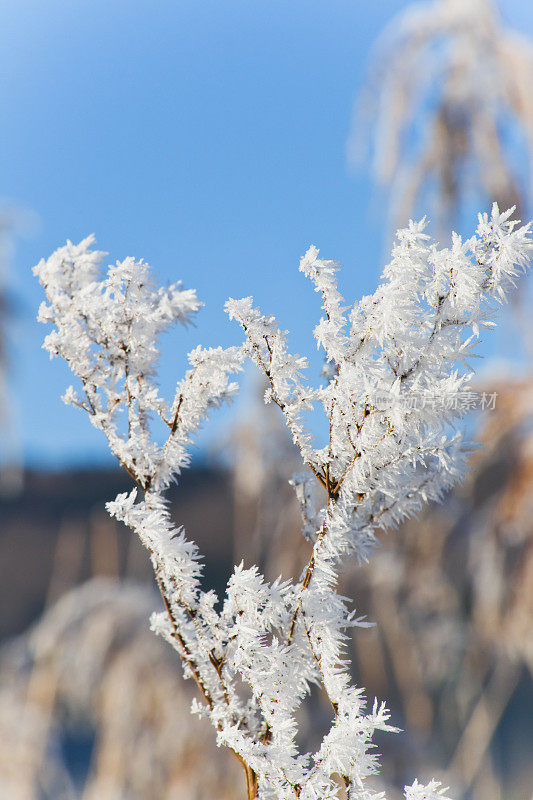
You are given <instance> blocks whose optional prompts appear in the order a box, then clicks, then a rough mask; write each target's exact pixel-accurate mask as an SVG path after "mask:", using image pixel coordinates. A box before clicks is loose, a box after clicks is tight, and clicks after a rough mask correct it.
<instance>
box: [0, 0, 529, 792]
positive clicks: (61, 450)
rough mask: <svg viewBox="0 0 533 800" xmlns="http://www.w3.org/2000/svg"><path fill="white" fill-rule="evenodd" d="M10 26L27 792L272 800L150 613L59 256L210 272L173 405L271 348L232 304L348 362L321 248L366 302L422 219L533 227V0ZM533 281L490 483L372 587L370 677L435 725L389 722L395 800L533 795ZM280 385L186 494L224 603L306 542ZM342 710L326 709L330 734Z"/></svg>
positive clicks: (402, 536) (303, 7)
mask: <svg viewBox="0 0 533 800" xmlns="http://www.w3.org/2000/svg"><path fill="white" fill-rule="evenodd" d="M0 19H1V25H0V39H1V44H2V46H1V47H0V106H1V108H2V110H3V113H2V115H1V118H0V142H1V144H0V197H1V198H2V200H1V203H0V798H4V797H5V798H9V800H63V799H64V800H96V798H98V800H208V798H209V799H210V798H215V797H216V798H217V800H226V798H228V800H229V799H230V798H232V799H233V798H235V797H240V796H241V795H242V793H243V791H244V789H243V786H242V785H241V784H242V782H243V781H242V776H241V770H240V768H239V767H238V765H237V763H236V761H235V759H232V758H230V757H229V756H227V754H225V753H224V752H222V751H219V750H217V748H216V747H215V745H214V737H213V735H212V731H211V729H210V727H209V726H208V725H207V723H204V722H201V721H199V720H197V719H196V718H192V717H191V716H190V715H189V706H190V701H191V698H192V695H193V693H192V688H191V687H190V686H189V685H188V684H187V683H185V682H183V680H182V678H181V669H180V667H179V665H178V664H177V663H176V660H175V658H174V653H173V652H172V651H171V650H170V648H168V646H167V645H166V644H165V643H163V642H162V641H159V640H157V639H156V638H155V637H154V636H153V634H151V633H150V632H149V630H148V617H149V614H150V612H151V611H152V610H154V609H155V608H156V607H157V606H158V599H157V596H156V593H155V591H154V587H153V582H152V575H151V568H150V565H149V562H148V559H147V557H146V554H145V553H144V552H143V550H142V548H141V546H140V545H139V544H138V543H137V541H136V540H135V539H133V538H132V537H131V535H130V534H129V533H128V532H127V531H126V530H125V529H124V528H123V527H121V526H120V525H118V523H115V522H114V521H112V520H111V519H110V518H109V517H108V516H107V514H106V512H105V508H104V504H105V502H106V501H107V500H110V499H113V498H114V496H115V494H116V493H117V492H119V491H125V490H127V489H128V488H129V479H128V476H127V475H126V474H123V473H121V472H120V471H119V470H118V469H117V468H116V467H115V465H114V463H113V461H112V459H111V457H110V456H109V455H108V453H107V448H106V443H105V441H104V440H103V438H101V437H100V435H99V433H98V432H96V431H95V430H94V429H92V428H91V426H90V425H89V424H87V420H86V419H83V418H82V416H81V415H79V414H77V413H76V411H75V410H73V409H72V408H69V407H66V406H63V405H62V403H61V401H60V399H59V398H60V395H61V394H62V393H63V392H64V390H65V388H66V386H67V385H68V383H69V382H70V377H69V375H68V373H67V370H66V368H65V367H64V365H63V364H62V363H59V362H57V363H56V362H55V361H53V362H51V363H50V362H49V361H48V357H47V355H46V354H45V353H44V351H42V350H41V349H40V348H41V342H42V338H43V336H44V333H45V330H44V328H42V326H39V325H38V324H37V322H36V321H35V317H36V313H37V309H38V306H39V304H40V302H41V300H42V297H41V291H40V287H39V286H38V284H37V282H36V281H35V279H34V278H33V277H32V275H31V267H32V266H33V265H34V264H36V263H37V262H38V261H39V259H40V258H42V257H46V256H48V255H49V254H50V253H51V252H52V250H54V249H55V248H56V247H58V246H60V245H61V244H63V243H64V241H65V239H66V238H70V239H72V240H73V241H78V240H79V239H81V238H83V237H84V236H86V235H87V234H88V233H91V232H94V233H95V234H96V236H97V240H98V245H99V248H100V249H104V250H107V251H109V254H110V255H109V260H110V263H111V262H112V261H113V260H114V259H117V258H120V259H122V258H124V257H126V256H128V255H134V256H136V257H138V258H140V257H143V258H145V259H146V260H147V261H148V262H149V263H150V264H152V265H153V266H154V268H155V270H156V272H157V275H158V278H159V280H161V281H170V280H172V281H175V280H178V279H181V280H183V282H184V284H185V285H186V286H188V287H194V288H196V289H197V290H198V294H199V296H200V298H201V299H202V300H203V301H204V302H205V304H206V305H205V308H204V309H203V310H202V312H201V314H200V316H199V321H198V327H197V328H191V329H189V330H187V331H185V332H184V331H179V332H177V333H176V334H175V335H174V334H172V335H169V336H167V337H166V338H165V341H164V342H163V355H162V358H161V385H162V388H163V389H165V390H166V391H167V392H169V393H170V392H171V391H172V388H173V385H174V383H175V381H176V379H177V378H178V377H180V376H181V374H182V372H183V370H184V367H185V364H186V353H187V351H188V350H189V349H191V348H192V347H194V346H195V345H197V344H202V345H204V346H208V345H217V344H223V345H228V344H234V343H237V342H238V341H239V337H240V334H239V331H238V330H237V329H236V327H235V326H232V325H230V324H229V323H227V321H226V319H225V315H224V312H223V304H224V301H225V300H226V298H227V297H228V296H233V297H240V296H244V295H249V294H252V295H254V297H255V300H256V302H257V303H258V304H259V305H260V306H261V307H262V308H263V310H264V311H268V312H271V313H274V314H276V316H277V317H278V319H279V321H280V324H281V326H282V327H283V328H287V329H289V330H290V331H291V340H290V341H291V346H292V348H293V350H295V351H297V352H300V353H302V354H305V355H307V356H308V357H309V361H310V374H311V375H312V377H313V379H316V377H317V376H318V374H319V371H320V368H321V366H322V365H321V357H320V354H319V353H316V351H315V349H314V346H313V340H312V337H311V331H312V328H313V326H314V324H315V322H316V320H317V319H318V316H319V313H320V312H319V302H318V301H317V298H316V296H315V294H314V292H313V291H312V290H311V287H309V286H306V284H305V279H304V278H303V277H302V275H301V274H300V273H299V272H298V270H297V266H298V259H299V257H300V256H301V255H302V254H303V253H304V252H305V250H306V249H307V247H308V246H309V245H310V244H312V243H313V244H316V245H317V246H319V247H320V248H321V252H322V254H323V255H324V256H325V257H327V258H333V259H338V260H339V261H341V262H342V263H343V264H344V265H345V266H344V269H343V270H342V273H341V280H340V283H341V289H342V292H343V294H344V295H345V297H346V298H347V300H348V302H353V300H354V299H356V298H358V297H360V296H361V295H362V294H367V293H370V292H371V291H373V289H374V287H375V285H376V281H377V280H378V276H379V273H380V270H381V268H382V266H383V264H384V263H386V259H387V252H388V251H389V249H390V245H391V242H392V239H393V234H394V230H395V229H396V228H397V227H398V226H399V225H402V224H404V223H405V222H406V221H407V220H408V219H409V217H411V216H414V217H420V216H423V215H424V214H427V215H428V217H429V218H430V220H431V222H430V227H431V232H432V233H433V234H434V235H435V236H437V237H438V238H439V240H440V241H441V242H442V243H443V244H446V240H447V238H448V237H449V231H450V230H451V228H452V227H453V228H454V229H455V230H458V231H459V232H462V233H466V234H468V233H469V232H470V231H471V230H472V229H473V227H474V225H475V214H476V212H477V211H478V210H486V209H488V208H489V207H490V204H491V202H492V201H494V200H495V201H497V202H498V203H499V204H500V205H501V207H502V208H503V207H508V206H511V205H514V206H516V211H515V216H516V217H517V218H519V219H525V220H527V219H529V218H530V217H531V215H532V203H531V196H532V184H531V173H530V167H531V156H532V153H533V6H531V4H529V3H526V2H524V0H499V2H498V3H496V2H489V1H488V0H423V1H422V2H418V3H411V2H406V0H381V2H380V3H369V2H367V1H366V0H360V1H359V2H354V0H349V1H348V0H334V1H333V2H331V0H328V2H326V0H324V1H323V2H321V1H319V0H307V2H304V0H293V2H291V3H285V2H281V0H270V2H268V3H266V2H263V0H258V1H257V2H254V3H249V2H245V0H240V1H237V0H227V2H225V3H224V4H220V3H217V2H215V1H214V0H205V2H203V3H201V4H198V3H194V2H192V0H180V2H170V0H163V2H160V3H158V4H156V5H154V4H153V3H149V2H148V0H127V1H126V0H115V2H113V3H112V4H110V3H104V2H103V0H92V1H91V2H86V1H85V0H74V2H71V3H68V4H67V3H64V2H62V0H49V2H47V3H46V4H43V3H41V2H38V0H18V2H17V3H13V2H10V0H0ZM530 283H531V281H530V280H529V279H524V280H523V281H522V282H521V283H520V284H519V285H518V286H517V288H516V291H515V293H514V296H513V299H512V303H511V305H510V307H509V309H508V310H507V311H505V312H504V314H503V317H502V320H501V322H502V324H501V326H500V328H499V331H498V333H497V334H495V335H492V336H491V337H486V341H484V342H482V344H481V345H480V348H479V353H480V354H481V355H483V356H485V361H484V362H482V364H483V366H482V367H481V369H480V371H479V376H478V378H476V381H477V388H478V389H479V390H480V391H485V392H490V393H494V392H496V393H497V399H496V403H495V407H494V408H493V409H491V410H486V411H484V412H479V411H478V412H477V413H476V414H475V415H473V416H472V417H471V418H469V419H468V420H466V424H467V425H468V426H469V428H470V429H471V430H472V431H475V433H476V436H477V437H478V438H479V439H480V440H481V441H482V443H483V448H482V449H481V450H480V451H478V452H477V453H476V454H475V456H474V458H473V461H472V470H471V473H470V475H469V478H468V480H467V481H466V482H465V484H464V485H463V486H461V487H460V488H458V489H457V490H456V491H455V492H453V493H452V494H450V495H449V496H448V497H447V498H446V500H445V502H444V503H443V504H442V505H440V506H438V507H429V508H428V509H427V510H426V512H425V513H424V514H423V515H422V516H421V517H420V518H419V519H417V520H414V521H411V522H409V523H408V524H406V525H404V526H403V527H402V528H401V529H400V530H399V531H397V532H396V533H394V534H389V535H387V536H386V537H385V536H382V537H381V539H382V544H381V547H380V548H379V549H378V551H377V553H376V554H375V556H374V559H373V560H372V562H371V563H370V565H367V566H361V567H358V566H357V565H355V564H353V565H350V567H349V568H348V569H347V570H346V572H345V574H344V575H343V577H342V587H341V590H342V592H343V593H344V594H347V595H349V596H350V597H353V598H354V602H355V606H356V608H357V611H358V613H359V614H361V615H366V616H367V618H368V619H370V620H371V621H373V622H376V627H373V628H369V629H359V630H356V632H355V634H354V639H353V648H352V656H353V669H354V680H355V681H357V682H358V683H360V684H362V685H364V686H365V687H366V689H367V692H368V695H369V696H370V697H373V696H378V697H379V698H383V699H386V700H387V702H388V703H389V705H390V707H391V709H392V715H393V721H394V723H395V724H396V725H398V726H400V727H401V728H403V729H404V731H405V733H404V734H403V735H401V736H392V735H388V736H383V737H381V738H380V739H379V741H378V746H379V749H380V751H381V752H382V754H383V755H382V764H383V775H382V780H383V786H385V787H387V789H388V791H389V792H390V796H391V797H393V798H394V797H395V796H396V794H395V793H396V791H397V790H398V788H400V789H401V787H402V786H403V785H404V783H407V782H411V781H412V780H413V778H414V777H415V776H419V777H420V778H426V777H427V778H429V777H432V776H437V777H439V778H441V779H442V780H443V781H444V782H445V783H446V784H447V785H450V786H451V787H452V789H453V794H452V796H454V797H456V798H461V799H464V800H530V799H531V798H532V797H533V681H532V674H533V515H532V512H533V371H532V365H531V357H532V349H531V348H532V344H531V343H532V341H533V338H532V335H531V334H532V331H531V328H530V324H531V323H530V320H531V317H532V313H531V310H532V308H533V298H532V296H531V286H530ZM295 298H296V302H295ZM263 391H264V387H263V385H262V384H261V381H260V379H259V376H258V375H256V374H255V373H254V372H253V370H252V369H250V370H249V371H248V372H247V373H246V374H245V376H244V378H243V387H242V392H241V396H240V399H239V400H238V401H237V403H236V404H235V405H234V406H233V407H232V408H231V409H229V410H224V411H222V412H218V413H217V415H215V417H214V418H213V420H212V422H210V424H209V425H208V426H206V429H205V431H204V432H203V433H202V435H201V436H200V437H199V440H198V447H197V449H196V452H195V457H194V460H193V466H192V468H191V469H190V470H189V471H188V472H186V473H185V474H184V475H183V478H182V480H181V482H180V485H179V486H178V487H175V488H174V489H173V490H172V492H171V500H172V509H173V515H174V517H175V520H176V522H177V523H178V524H183V525H184V526H185V528H186V530H187V533H188V536H189V538H192V539H194V540H195V541H196V542H197V543H198V545H199V547H200V550H201V552H202V553H204V554H205V564H206V568H205V583H206V585H207V586H210V587H214V588H215V589H217V591H218V592H221V591H223V588H224V586H225V584H226V581H227V577H228V575H229V573H230V571H231V568H232V565H233V563H235V561H240V559H241V558H244V561H245V563H247V564H251V563H257V564H259V566H260V567H261V569H262V570H264V571H265V572H266V574H267V576H269V577H270V578H275V577H277V575H279V574H280V573H283V575H284V576H286V577H289V576H297V575H298V574H299V572H300V569H301V568H302V566H303V564H304V563H305V561H306V555H307V548H308V544H306V542H305V541H304V539H303V538H302V537H301V535H300V533H299V527H300V520H299V518H298V510H297V508H296V503H295V502H294V500H293V497H292V494H291V489H290V487H289V485H288V479H289V478H290V475H291V473H292V472H294V471H295V470H298V469H299V464H298V459H297V457H296V454H295V453H294V451H293V448H292V445H291V442H290V441H289V439H288V437H287V435H286V433H285V430H284V428H283V424H282V420H281V419H280V418H279V417H278V416H277V415H276V413H275V410H274V409H271V408H270V407H265V406H264V405H263V403H262V394H263ZM316 432H317V435H319V436H320V434H321V429H320V427H319V426H318V427H317V431H316ZM328 724H329V711H328V707H327V705H326V704H323V703H322V701H321V698H320V697H319V696H316V697H315V696H313V698H312V702H311V704H310V708H309V710H308V711H307V712H306V715H305V717H302V740H301V745H302V747H313V746H315V745H316V743H317V742H318V741H319V739H320V737H321V736H322V733H323V731H324V729H325V727H326V726H327V725H328ZM234 761H235V763H233V762H234Z"/></svg>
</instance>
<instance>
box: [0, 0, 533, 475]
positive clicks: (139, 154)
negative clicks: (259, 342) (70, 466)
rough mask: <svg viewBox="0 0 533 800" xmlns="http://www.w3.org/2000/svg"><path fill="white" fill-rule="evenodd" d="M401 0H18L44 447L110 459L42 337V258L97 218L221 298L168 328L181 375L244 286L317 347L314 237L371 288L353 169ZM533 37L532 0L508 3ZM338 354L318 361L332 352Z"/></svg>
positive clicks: (10, 95)
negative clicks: (368, 81) (368, 67)
mask: <svg viewBox="0 0 533 800" xmlns="http://www.w3.org/2000/svg"><path fill="white" fill-rule="evenodd" d="M405 5H406V3H405V2H400V0H379V2H372V3H370V2H367V0H323V2H319V1H318V0H316V1H313V0H307V2H304V0H284V1H283V2H282V1H281V0H268V2H267V1H266V0H239V1H237V0H227V1H225V2H221V1H220V0H216V1H215V0H202V2H199V1H198V0H158V2H157V3H154V2H153V0H113V1H112V2H109V1H107V2H103V0H90V2H89V1H86V0H70V1H69V2H67V0H47V2H46V3H43V2H42V0H16V2H13V0H0V19H1V33H0V108H1V110H2V113H1V117H0V118H1V123H0V124H1V135H0V196H3V197H4V198H6V199H9V200H10V201H12V202H13V203H15V204H16V205H18V206H20V207H23V208H26V209H31V210H32V211H33V212H34V214H35V221H34V222H33V223H32V224H31V225H29V226H27V228H28V230H27V231H26V233H27V235H26V236H25V237H24V238H23V237H18V238H17V240H16V249H15V252H14V254H13V257H12V259H11V264H10V276H9V286H10V290H11V292H12V294H13V295H14V296H15V299H16V304H17V314H16V320H15V322H14V324H13V325H12V329H11V345H10V351H11V352H10V355H11V373H10V393H11V401H12V406H13V421H12V423H11V424H10V427H11V429H12V430H15V431H17V433H16V436H17V437H18V439H19V442H20V446H21V451H22V453H23V456H24V459H25V460H26V461H27V462H28V463H31V464H34V465H36V464H44V465H47V466H60V465H62V464H67V463H73V462H84V461H91V462H95V461H96V462H97V461H103V460H105V459H106V456H107V451H106V444H105V442H104V440H103V439H102V438H101V435H100V434H98V433H97V432H96V431H94V430H93V429H92V428H91V427H90V425H89V423H88V420H87V419H84V418H83V416H82V415H81V414H80V413H77V412H76V411H75V410H73V409H70V408H66V407H64V406H63V405H62V403H61V401H60V400H59V396H60V394H61V393H62V392H63V390H64V388H65V386H66V385H67V384H68V383H69V382H70V379H69V375H68V372H67V370H66V368H65V367H64V366H63V364H61V363H60V362H58V361H53V362H50V361H49V360H48V357H47V355H46V354H45V353H44V351H42V350H41V349H40V345H41V341H42V337H43V334H44V333H45V329H44V328H43V326H39V325H38V324H37V323H36V322H35V321H34V317H35V313H36V309H37V307H38V305H39V303H40V301H41V299H42V297H41V290H40V287H39V286H38V284H37V282H36V281H35V279H34V278H33V277H32V276H31V267H32V266H33V265H34V264H35V263H36V262H37V261H38V260H39V259H40V258H41V257H42V256H47V255H49V254H50V253H51V252H52V250H54V249H55V248H56V247H57V246H59V245H61V244H62V243H63V242H64V241H65V239H66V238H67V237H68V238H71V239H73V240H78V239H80V238H82V237H83V236H85V235H86V234H87V233H90V232H94V233H95V234H96V236H97V240H98V245H99V247H100V248H101V249H104V250H107V251H109V253H110V260H114V259H116V258H123V257H125V256H127V255H134V256H136V257H143V258H145V259H146V260H147V261H148V262H149V263H151V264H152V265H153V266H154V267H155V268H156V270H157V274H158V276H159V277H160V279H161V280H163V281H167V280H176V279H182V280H183V281H184V283H185V284H186V285H187V286H193V287H195V288H197V290H198V293H199V295H200V297H201V299H202V300H203V301H204V302H205V303H206V308H205V309H204V310H203V311H202V313H201V315H200V318H199V320H198V327H197V328H196V329H192V330H189V331H188V332H186V333H185V334H184V335H183V334H181V333H180V335H179V336H176V337H170V338H168V340H167V341H165V348H166V349H165V353H164V356H163V359H162V363H161V369H162V384H163V387H164V388H168V389H169V390H170V389H171V387H172V384H173V381H174V379H175V377H177V376H179V375H180V374H181V372H182V370H183V367H184V363H185V362H184V353H185V352H186V350H188V349H190V348H191V347H193V346H194V345H195V344H197V343H201V344H203V345H216V344H230V343H236V342H237V341H238V340H239V331H238V330H237V329H236V327H235V326H234V325H232V324H230V323H229V322H227V320H226V318H225V315H224V312H223V310H222V309H223V304H224V301H225V299H226V298H227V297H228V296H230V295H231V296H234V297H236V296H243V295H248V294H252V295H254V297H255V299H256V301H257V302H258V303H259V304H260V305H261V307H262V308H263V309H264V310H265V311H267V310H268V311H269V312H272V313H275V314H276V315H277V316H278V318H279V320H280V322H281V324H282V326H283V327H284V328H289V329H290V330H291V331H293V336H292V339H291V341H292V342H293V349H294V350H296V351H299V352H301V353H306V354H307V353H309V354H311V355H312V354H313V342H312V339H311V336H310V331H311V329H312V327H313V325H314V323H315V320H316V318H317V316H318V310H319V302H318V300H317V298H316V296H315V295H314V293H313V292H312V290H311V287H310V286H307V285H306V282H305V279H304V278H303V277H302V276H301V274H300V273H299V272H298V269H297V267H298V259H299V257H300V256H301V255H302V254H303V252H304V251H305V250H306V249H307V247H308V246H309V244H311V243H314V244H316V245H317V246H319V247H320V248H321V251H322V253H323V254H324V255H325V256H327V257H330V258H335V259H338V260H340V261H342V262H343V263H344V264H345V270H344V271H343V274H342V278H341V283H342V287H343V290H344V293H345V295H346V297H347V298H348V299H351V300H353V299H355V297H358V296H359V295H360V294H362V293H368V292H370V291H371V290H372V289H373V288H374V285H375V281H376V277H377V274H378V272H379V269H380V266H381V260H382V254H383V222H382V221H381V220H380V216H379V206H378V205H377V204H376V203H372V202H371V184H370V182H369V178H368V176H367V175H366V174H365V173H364V172H361V173H360V174H355V175H354V173H353V171H350V170H349V169H348V168H347V164H346V156H345V152H346V149H345V147H346V138H347V135H348V131H349V128H350V118H351V113H352V106H353V102H354V99H355V97H356V94H357V90H358V88H359V87H360V85H361V82H362V80H363V76H364V67H365V63H366V62H367V59H368V56H369V52H370V49H371V46H372V43H373V42H374V41H375V38H376V36H377V34H378V33H379V31H380V30H381V29H382V27H383V26H384V24H385V23H386V22H387V21H388V20H389V19H390V17H391V16H392V15H393V14H394V13H395V12H396V11H398V10H399V9H401V8H402V7H404V6H405ZM500 6H501V9H502V12H503V15H504V17H505V18H506V20H507V21H508V22H509V23H510V24H512V25H513V26H515V27H518V28H520V29H521V30H522V31H524V32H530V33H531V34H533V11H532V10H531V9H530V8H529V9H528V8H527V7H528V6H529V4H528V3H524V2H523V0H505V1H504V2H502V3H501V4H500ZM313 359H314V361H313V363H314V365H315V366H316V365H318V358H317V356H316V355H315V356H313Z"/></svg>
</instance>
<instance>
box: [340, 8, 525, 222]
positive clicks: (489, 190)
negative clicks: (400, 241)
mask: <svg viewBox="0 0 533 800" xmlns="http://www.w3.org/2000/svg"><path fill="white" fill-rule="evenodd" d="M532 72H533V45H532V42H531V41H530V40H528V39H527V38H526V37H525V36H524V35H523V34H521V33H519V32H517V31H513V30H511V29H509V28H507V27H505V25H504V23H503V20H502V19H501V17H500V14H499V13H498V9H497V7H496V3H494V2H492V0H430V1H429V2H423V3H421V2H413V3H410V4H408V5H407V6H406V7H405V8H404V9H402V11H401V12H400V13H399V14H398V15H396V16H395V17H394V19H393V20H391V22H390V24H389V25H388V26H387V27H386V28H385V30H384V31H383V33H382V34H381V36H380V38H379V40H378V43H377V47H376V48H375V54H374V58H373V60H372V64H371V69H370V73H369V78H368V83H367V86H366V87H365V90H364V93H363V95H362V97H361V107H362V108H361V111H363V112H364V114H365V116H366V117H367V120H368V121H369V122H370V123H371V127H372V136H371V138H372V142H371V144H372V151H373V165H372V169H373V173H374V178H375V179H376V181H377V183H378V184H380V185H381V186H386V187H389V188H390V190H391V216H392V228H393V230H394V229H395V227H397V226H398V225H403V224H404V223H405V221H406V220H407V219H409V217H410V216H412V215H413V214H415V213H417V212H416V208H417V207H419V206H420V207H422V208H428V207H431V208H432V209H433V216H434V218H435V220H434V221H437V222H440V229H441V230H442V229H443V230H447V229H448V226H449V224H450V218H452V217H455V216H456V215H457V212H458V210H460V208H461V204H462V202H463V200H464V198H465V197H468V195H469V194H470V195H471V196H472V195H474V196H475V195H476V194H477V195H479V194H480V193H481V195H482V196H483V197H487V198H489V199H490V200H497V201H498V203H499V204H500V206H501V207H503V208H506V207H508V206H510V205H513V204H514V205H516V206H517V214H516V216H517V217H520V215H521V212H522V211H523V210H524V208H525V207H526V206H527V202H526V201H527V200H528V198H529V197H530V195H531V174H530V170H529V169H527V170H525V171H524V169H523V167H522V169H521V171H520V170H519V169H517V163H515V162H516V153H514V152H513V147H514V149H515V150H516V142H517V140H518V141H522V142H523V145H524V149H525V151H526V153H527V160H528V161H529V166H530V164H531V153H532V149H533V103H532V95H531V90H530V83H531V74H532ZM362 118H363V113H358V114H357V115H356V117H355V123H356V124H355V125H354V129H353V131H352V134H351V138H350V142H349V149H350V155H351V156H353V157H354V158H356V159H357V160H359V158H360V156H361V154H362V149H361V147H360V142H361V138H363V139H364V138H366V137H365V136H361V134H363V130H362V127H363V126H362V125H361V124H360V123H361V122H362ZM428 204H430V205H428Z"/></svg>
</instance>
